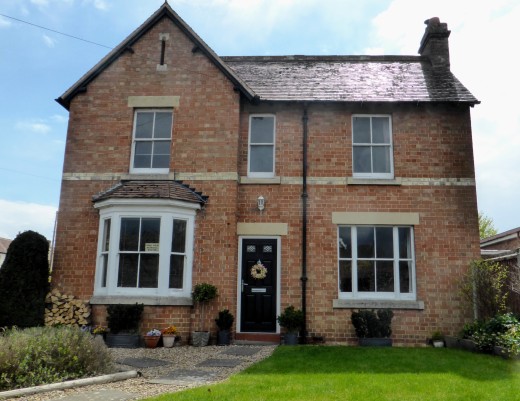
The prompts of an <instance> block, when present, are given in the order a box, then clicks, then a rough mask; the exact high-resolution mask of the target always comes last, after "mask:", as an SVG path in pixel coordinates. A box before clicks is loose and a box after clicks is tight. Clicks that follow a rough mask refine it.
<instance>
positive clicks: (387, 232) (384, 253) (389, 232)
mask: <svg viewBox="0 0 520 401" xmlns="http://www.w3.org/2000/svg"><path fill="white" fill-rule="evenodd" d="M376 244H377V250H376V257H377V258H393V257H394V235H393V228H392V227H376Z"/></svg>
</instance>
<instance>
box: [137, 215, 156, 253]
mask: <svg viewBox="0 0 520 401" xmlns="http://www.w3.org/2000/svg"><path fill="white" fill-rule="evenodd" d="M160 228H161V219H143V220H142V223H141V247H140V250H141V251H146V252H159V232H160Z"/></svg>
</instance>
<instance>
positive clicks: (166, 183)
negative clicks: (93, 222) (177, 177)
mask: <svg viewBox="0 0 520 401" xmlns="http://www.w3.org/2000/svg"><path fill="white" fill-rule="evenodd" d="M114 198H117V199H171V200H178V201H184V202H190V203H199V204H200V205H203V204H205V203H206V202H207V200H208V197H207V196H204V195H202V194H201V193H200V192H196V191H195V190H194V189H192V188H190V187H189V186H187V185H185V184H183V183H182V182H179V181H173V180H123V181H121V182H119V183H118V184H116V185H114V186H113V187H111V188H109V189H107V190H106V191H104V192H100V193H99V194H97V195H94V196H93V197H92V201H93V202H94V203H95V202H99V201H102V200H106V199H114Z"/></svg>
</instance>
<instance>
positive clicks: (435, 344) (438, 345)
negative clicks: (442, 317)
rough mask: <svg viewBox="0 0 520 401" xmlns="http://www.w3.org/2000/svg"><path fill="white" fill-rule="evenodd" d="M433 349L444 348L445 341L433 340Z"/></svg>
mask: <svg viewBox="0 0 520 401" xmlns="http://www.w3.org/2000/svg"><path fill="white" fill-rule="evenodd" d="M433 348H444V341H442V340H433Z"/></svg>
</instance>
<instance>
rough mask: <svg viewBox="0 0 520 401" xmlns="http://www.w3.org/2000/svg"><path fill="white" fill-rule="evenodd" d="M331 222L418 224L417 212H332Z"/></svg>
mask: <svg viewBox="0 0 520 401" xmlns="http://www.w3.org/2000/svg"><path fill="white" fill-rule="evenodd" d="M332 223H333V224H343V225H344V224H351V225H366V226H370V225H392V226H396V225H405V226H416V225H419V213H391V212H389V213H384V212H383V213H378V212H373V213H372V212H332Z"/></svg>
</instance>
